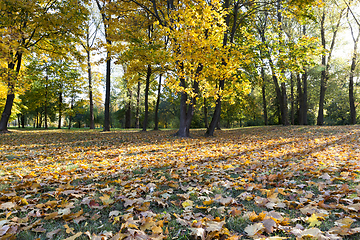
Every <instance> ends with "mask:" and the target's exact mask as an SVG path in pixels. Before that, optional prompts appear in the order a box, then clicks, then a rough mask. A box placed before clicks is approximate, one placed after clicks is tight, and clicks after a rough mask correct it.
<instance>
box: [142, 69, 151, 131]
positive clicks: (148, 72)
mask: <svg viewBox="0 0 360 240" xmlns="http://www.w3.org/2000/svg"><path fill="white" fill-rule="evenodd" d="M150 77H151V66H150V64H149V65H148V67H147V72H146V83H145V84H146V85H145V114H144V122H143V129H142V131H143V132H146V128H147V125H148V116H149V88H150Z"/></svg>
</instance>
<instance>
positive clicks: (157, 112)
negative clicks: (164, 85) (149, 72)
mask: <svg viewBox="0 0 360 240" xmlns="http://www.w3.org/2000/svg"><path fill="white" fill-rule="evenodd" d="M161 77H162V74H160V76H159V86H158V94H157V99H156V106H155V120H154V121H155V127H154V130H159V105H160V97H161Z"/></svg>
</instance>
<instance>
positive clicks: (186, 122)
mask: <svg viewBox="0 0 360 240" xmlns="http://www.w3.org/2000/svg"><path fill="white" fill-rule="evenodd" d="M180 68H181V69H183V64H181V65H180ZM202 69H203V66H202V64H199V65H198V67H197V69H196V74H195V80H194V81H193V85H192V89H193V91H194V93H195V96H194V97H193V98H192V99H191V101H190V103H189V104H187V100H188V95H187V93H186V92H185V91H182V92H181V97H180V126H179V131H178V132H177V133H176V135H177V136H179V137H190V126H191V120H192V118H193V116H194V109H195V104H196V97H197V95H198V93H199V82H198V81H197V80H196V79H197V76H198V75H199V74H200V72H201V71H202ZM180 86H181V87H183V89H186V82H185V78H183V77H181V78H180Z"/></svg>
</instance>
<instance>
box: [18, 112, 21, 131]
mask: <svg viewBox="0 0 360 240" xmlns="http://www.w3.org/2000/svg"><path fill="white" fill-rule="evenodd" d="M20 116H21V114H18V115H17V122H18V128H20Z"/></svg>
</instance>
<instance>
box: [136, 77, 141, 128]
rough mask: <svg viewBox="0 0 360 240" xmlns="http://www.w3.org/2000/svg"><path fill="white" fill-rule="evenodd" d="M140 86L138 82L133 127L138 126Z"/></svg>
mask: <svg viewBox="0 0 360 240" xmlns="http://www.w3.org/2000/svg"><path fill="white" fill-rule="evenodd" d="M140 87H141V82H140V81H139V82H138V88H137V96H136V122H135V128H140V90H141V89H140Z"/></svg>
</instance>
